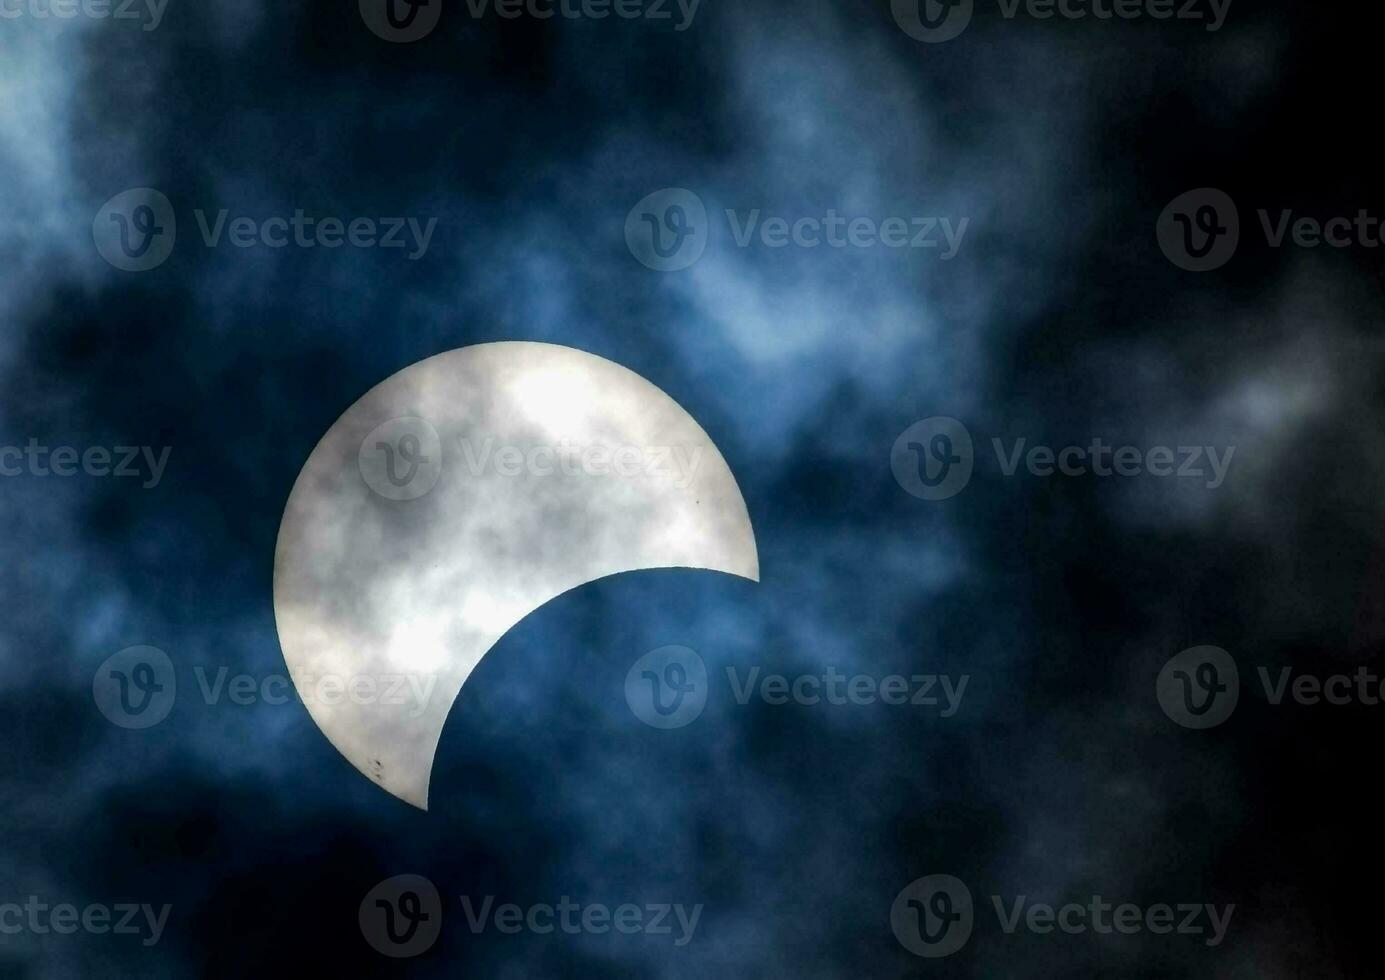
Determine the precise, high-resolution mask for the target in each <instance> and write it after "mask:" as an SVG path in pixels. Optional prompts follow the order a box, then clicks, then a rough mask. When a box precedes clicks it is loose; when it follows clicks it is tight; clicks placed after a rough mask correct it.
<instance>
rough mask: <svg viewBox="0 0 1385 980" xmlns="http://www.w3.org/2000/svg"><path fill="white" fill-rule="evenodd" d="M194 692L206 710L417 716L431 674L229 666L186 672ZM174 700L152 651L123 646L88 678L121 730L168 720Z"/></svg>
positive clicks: (170, 676)
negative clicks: (345, 708)
mask: <svg viewBox="0 0 1385 980" xmlns="http://www.w3.org/2000/svg"><path fill="white" fill-rule="evenodd" d="M192 672H193V676H194V679H195V680H196V682H197V691H198V692H199V694H200V695H201V697H202V701H203V703H204V704H207V705H209V706H211V705H217V704H221V703H222V702H223V701H224V702H228V703H230V704H233V705H237V706H240V707H249V706H251V705H256V704H268V705H271V706H273V705H281V704H287V703H288V702H290V701H297V702H299V703H300V704H305V705H313V704H321V705H327V706H332V705H339V704H347V703H350V704H362V705H363V704H385V705H399V706H412V707H410V709H409V716H410V717H414V718H416V717H418V716H419V715H421V714H422V713H423V712H424V711H425V710H426V709H427V707H428V703H429V701H430V700H431V699H432V696H433V690H434V686H435V685H436V683H437V678H436V677H435V676H433V675H432V674H402V673H392V672H387V673H379V674H362V673H356V674H301V675H299V676H298V677H296V678H291V677H288V676H286V675H284V674H268V675H265V676H255V675H252V674H247V673H236V674H232V673H231V670H230V668H229V667H224V666H222V667H218V668H217V669H216V670H214V671H212V670H208V669H207V668H206V667H203V666H201V665H200V664H199V665H197V666H195V667H193V669H192ZM177 696H178V677H177V673H176V672H175V670H174V667H173V661H172V660H171V659H170V658H169V656H168V654H166V653H164V652H163V651H162V650H160V649H158V648H157V647H151V646H134V647H127V648H126V649H124V650H121V651H120V652H119V653H116V654H114V655H113V656H111V657H108V658H107V659H106V660H105V661H103V662H102V664H101V666H99V667H98V668H97V669H96V673H95V674H94V675H93V677H92V699H93V700H94V701H95V702H96V706H97V708H98V709H99V710H100V712H101V713H102V714H103V715H105V716H106V718H107V719H108V720H109V721H110V722H111V723H112V724H115V725H118V726H120V727H121V728H131V729H142V728H150V727H152V726H154V725H157V724H158V723H159V722H161V721H163V720H164V719H165V718H166V717H168V713H169V712H170V711H171V710H172V709H173V705H174V702H175V701H176V699H177Z"/></svg>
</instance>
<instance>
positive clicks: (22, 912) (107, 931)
mask: <svg viewBox="0 0 1385 980" xmlns="http://www.w3.org/2000/svg"><path fill="white" fill-rule="evenodd" d="M172 910H173V906H172V905H169V904H164V905H160V906H157V907H156V906H153V905H149V904H148V903H142V902H141V903H136V902H116V903H113V904H109V905H108V904H105V903H102V902H93V903H90V904H87V905H80V906H79V905H76V904H74V903H72V902H55V903H53V904H49V903H48V902H47V901H45V900H43V899H42V898H40V897H39V896H37V895H29V896H27V897H26V898H25V899H24V901H23V902H0V936H17V935H19V934H21V933H28V934H30V935H34V936H48V935H58V936H71V935H73V934H75V933H78V932H81V933H86V934H88V935H92V936H138V937H140V945H142V946H154V945H156V944H157V943H158V941H159V940H160V938H162V937H163V933H164V927H165V926H166V925H167V924H168V914H169V912H171V911H172Z"/></svg>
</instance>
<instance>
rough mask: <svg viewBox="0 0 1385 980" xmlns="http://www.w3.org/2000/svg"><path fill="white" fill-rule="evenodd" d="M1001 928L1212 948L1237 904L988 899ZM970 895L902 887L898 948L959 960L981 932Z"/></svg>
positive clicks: (950, 881)
mask: <svg viewBox="0 0 1385 980" xmlns="http://www.w3.org/2000/svg"><path fill="white" fill-rule="evenodd" d="M990 906H991V909H992V911H993V912H994V914H995V918H996V924H997V926H999V928H1000V931H1001V932H1002V933H1004V934H1005V935H1007V936H1009V935H1014V934H1015V933H1017V932H1026V933H1031V934H1033V935H1039V936H1047V935H1054V934H1062V935H1067V936H1084V935H1088V934H1093V935H1098V936H1135V935H1141V934H1148V935H1154V936H1179V937H1192V938H1195V939H1196V940H1197V941H1199V942H1201V943H1202V944H1203V945H1206V946H1220V945H1221V943H1222V941H1223V940H1224V939H1225V938H1226V933H1227V929H1228V928H1229V927H1230V925H1231V918H1232V916H1233V915H1234V914H1235V912H1236V905H1235V903H1229V904H1226V905H1216V904H1213V903H1210V902H1177V903H1174V902H1156V903H1153V904H1150V905H1140V904H1137V903H1135V902H1118V903H1117V902H1111V901H1108V900H1107V899H1106V898H1105V897H1103V896H1101V895H1092V896H1091V897H1089V898H1087V897H1084V898H1083V900H1082V901H1070V902H1064V903H1063V904H1061V905H1057V906H1055V905H1053V904H1051V903H1048V902H1035V901H1031V900H1030V898H1029V896H1028V895H1023V894H1021V895H1008V896H1007V895H1002V894H993V895H991V896H990ZM977 918H978V915H977V909H976V908H975V907H974V906H973V900H972V894H971V889H970V888H968V887H967V885H966V883H965V882H963V881H962V880H961V879H959V878H956V877H954V876H952V875H946V874H934V875H927V876H925V877H922V878H917V879H915V880H914V881H912V882H910V883H909V884H908V885H906V886H904V888H903V889H901V890H900V892H899V894H898V895H897V896H896V897H895V900H894V903H893V904H892V905H891V906H890V928H891V930H892V931H893V932H894V934H895V938H896V939H898V940H899V944H900V945H901V946H903V947H904V948H905V949H907V950H908V951H909V952H911V953H913V954H914V955H915V956H920V957H924V958H926V959H937V958H941V957H944V956H951V955H952V954H953V953H956V952H957V951H958V950H960V949H961V948H962V947H963V946H965V945H966V944H967V942H968V940H970V939H971V936H972V932H973V930H974V928H975V926H976V919H977Z"/></svg>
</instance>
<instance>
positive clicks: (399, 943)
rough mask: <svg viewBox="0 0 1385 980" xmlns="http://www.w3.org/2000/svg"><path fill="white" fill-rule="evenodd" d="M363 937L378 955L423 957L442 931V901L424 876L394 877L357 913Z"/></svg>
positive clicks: (369, 894)
mask: <svg viewBox="0 0 1385 980" xmlns="http://www.w3.org/2000/svg"><path fill="white" fill-rule="evenodd" d="M357 919H358V921H359V922H360V926H361V935H362V936H364V937H365V941H366V942H367V943H369V944H370V947H371V948H372V949H374V950H375V951H376V952H377V953H380V954H381V955H383V956H388V957H391V958H393V959H409V958H410V957H414V956H421V955H422V954H424V953H426V952H428V950H430V949H432V948H433V944H434V943H436V942H437V941H438V936H439V935H440V934H441V932H442V898H441V897H440V896H439V895H438V889H437V887H436V886H435V885H434V884H433V883H432V882H431V881H429V880H428V879H427V878H425V877H423V876H422V875H395V876H394V877H393V878H386V879H385V880H384V881H382V882H380V884H378V885H376V886H375V887H374V888H372V889H371V890H370V891H369V892H367V893H366V897H365V898H364V899H362V901H361V908H360V911H359V913H358V914H357Z"/></svg>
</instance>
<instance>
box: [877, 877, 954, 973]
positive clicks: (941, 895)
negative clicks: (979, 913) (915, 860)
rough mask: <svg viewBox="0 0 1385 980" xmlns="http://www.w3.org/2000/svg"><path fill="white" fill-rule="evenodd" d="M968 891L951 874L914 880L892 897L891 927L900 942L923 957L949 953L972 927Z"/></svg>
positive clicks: (952, 951) (951, 952)
mask: <svg viewBox="0 0 1385 980" xmlns="http://www.w3.org/2000/svg"><path fill="white" fill-rule="evenodd" d="M972 915H973V913H972V905H971V890H970V889H969V888H967V886H966V885H965V884H964V883H963V882H962V881H961V880H959V879H957V878H954V877H953V876H952V875H927V876H926V877H923V878H919V879H916V880H915V881H912V882H910V883H909V884H908V885H906V886H905V887H904V889H903V890H902V891H900V893H899V894H898V895H897V896H895V900H894V904H893V905H891V906H890V928H891V929H892V930H893V931H894V935H895V938H896V939H898V940H899V944H900V945H901V946H903V947H904V948H905V949H907V950H908V951H909V952H911V953H913V954H914V955H915V956H922V957H924V958H926V959H938V958H939V957H943V956H951V955H952V954H953V953H955V952H957V951H958V950H959V949H961V948H962V947H963V946H965V945H966V944H967V940H968V939H970V938H971V930H972Z"/></svg>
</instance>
